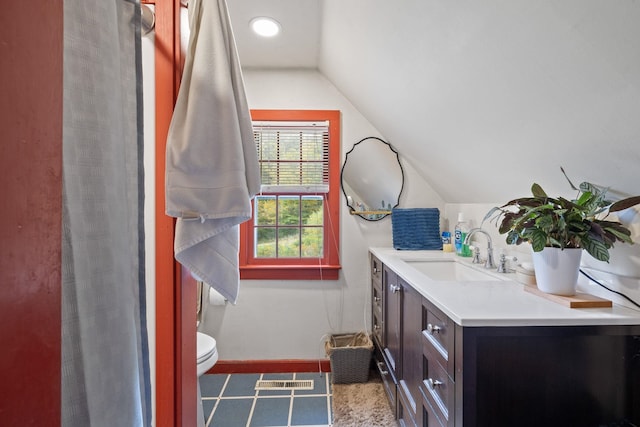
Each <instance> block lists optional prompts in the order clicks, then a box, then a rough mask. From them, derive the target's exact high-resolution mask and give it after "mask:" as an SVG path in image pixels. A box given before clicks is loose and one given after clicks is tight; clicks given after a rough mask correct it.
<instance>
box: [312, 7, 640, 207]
mask: <svg viewBox="0 0 640 427" xmlns="http://www.w3.org/2000/svg"><path fill="white" fill-rule="evenodd" d="M639 22H640V2H638V1H631V0H616V1H603V0H535V1H532V0H482V1H473V0H459V1H442V0H394V1H388V0H349V1H344V0H324V1H323V24H322V30H321V44H320V60H319V63H320V67H319V68H320V71H321V72H322V73H323V74H324V75H325V76H326V77H327V78H328V79H329V80H330V81H331V82H332V83H333V84H334V85H335V86H336V87H337V88H338V89H339V90H340V91H341V92H342V93H343V94H344V95H345V96H346V97H347V98H348V99H349V100H350V101H351V102H352V103H353V104H354V105H355V107H356V108H357V109H358V110H359V111H360V112H361V113H362V114H363V115H364V116H365V117H366V118H367V119H368V120H370V121H371V123H373V124H375V126H376V127H377V129H378V130H379V131H380V132H381V133H383V134H384V135H385V136H386V137H387V138H389V139H390V140H392V141H395V146H396V148H398V150H399V151H400V152H401V153H404V154H405V155H406V156H407V157H408V159H410V161H411V162H412V163H413V164H414V165H415V167H416V168H417V169H418V170H419V172H420V174H421V175H422V176H423V177H424V179H425V180H426V181H427V182H429V183H430V184H431V186H432V187H433V188H434V189H435V190H436V191H438V193H439V194H440V195H441V196H442V197H443V198H444V199H445V201H447V202H450V203H491V202H493V201H495V200H498V201H503V203H504V202H506V201H508V200H511V199H513V198H516V197H522V196H525V195H527V194H528V191H529V188H530V187H531V184H532V183H533V182H534V181H535V182H539V183H540V184H541V185H542V186H543V187H544V188H545V190H547V191H548V192H549V194H558V193H559V192H560V191H570V190H569V187H568V186H567V183H566V181H565V180H564V177H563V176H562V174H561V173H560V166H564V167H565V168H566V170H567V171H568V172H569V174H570V176H571V177H572V178H573V179H574V180H575V181H577V182H580V181H582V180H585V181H590V182H594V183H597V184H600V185H604V186H611V187H612V188H614V189H616V190H619V191H622V192H625V193H628V194H629V195H633V194H637V193H638V182H640V168H639V167H638V163H639V162H640V146H639V144H638V142H639V140H640V120H638V117H640V25H638V23H639Z"/></svg>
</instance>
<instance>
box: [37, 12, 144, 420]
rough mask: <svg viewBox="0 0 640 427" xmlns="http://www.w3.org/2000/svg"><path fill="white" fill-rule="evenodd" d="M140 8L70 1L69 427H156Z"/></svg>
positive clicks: (65, 405)
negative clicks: (146, 269)
mask: <svg viewBox="0 0 640 427" xmlns="http://www.w3.org/2000/svg"><path fill="white" fill-rule="evenodd" d="M137 3H138V2H137V1H135V2H134V1H125V0H64V62H63V64H64V77H63V90H64V101H63V106H64V108H63V123H64V128H63V248H62V252H63V254H62V279H63V284H62V285H63V291H62V292H63V294H62V298H63V302H62V367H61V369H62V426H83V427H84V426H92V427H94V426H105V427H106V426H109V427H112V426H126V427H132V426H148V425H151V415H150V414H151V399H150V393H151V390H150V372H149V363H148V360H149V358H148V344H147V330H146V307H145V278H144V229H143V224H144V222H143V200H144V187H143V185H144V180H143V168H142V96H141V95H142V75H141V59H140V58H141V56H140V25H139V23H140V7H139V4H137ZM34 410H37V409H35V408H34ZM43 422H45V423H46V420H43Z"/></svg>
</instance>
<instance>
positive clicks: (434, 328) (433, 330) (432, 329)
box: [427, 323, 442, 335]
mask: <svg viewBox="0 0 640 427" xmlns="http://www.w3.org/2000/svg"><path fill="white" fill-rule="evenodd" d="M441 330H442V328H441V327H440V326H438V325H432V324H431V323H429V324H428V325H427V333H428V334H429V335H433V334H439V333H440V331H441Z"/></svg>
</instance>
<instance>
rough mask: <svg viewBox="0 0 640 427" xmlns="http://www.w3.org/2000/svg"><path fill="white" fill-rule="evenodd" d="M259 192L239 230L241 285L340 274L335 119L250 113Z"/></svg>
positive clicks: (321, 114)
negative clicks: (242, 280) (263, 280)
mask: <svg viewBox="0 0 640 427" xmlns="http://www.w3.org/2000/svg"><path fill="white" fill-rule="evenodd" d="M251 117H252V119H253V130H254V138H255V141H256V149H257V150H258V161H259V163H260V176H261V180H262V188H261V192H260V194H258V195H257V196H256V197H255V198H254V200H253V216H252V218H251V219H250V220H249V221H246V222H245V223H243V224H242V225H241V226H240V277H241V278H242V279H303V280H314V279H329V280H336V279H337V278H338V272H339V270H340V261H339V252H338V248H339V241H340V239H339V236H340V217H339V212H340V183H339V181H340V145H341V144H340V112H339V111H327V110H320V111H315V110H314V111H306V110H305V111H292V110H252V111H251Z"/></svg>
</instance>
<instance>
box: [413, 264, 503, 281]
mask: <svg viewBox="0 0 640 427" xmlns="http://www.w3.org/2000/svg"><path fill="white" fill-rule="evenodd" d="M404 262H406V263H407V264H408V265H409V266H410V267H413V268H415V269H416V270H418V271H419V272H421V273H422V274H424V275H425V276H427V277H428V278H429V279H431V280H435V281H441V282H442V281H444V282H468V281H487V280H496V281H499V280H500V279H498V278H496V277H494V276H492V275H491V274H489V273H485V272H483V271H480V270H476V269H474V268H473V267H470V266H468V265H465V264H462V263H459V262H456V261H454V260H437V261H416V260H404Z"/></svg>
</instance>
